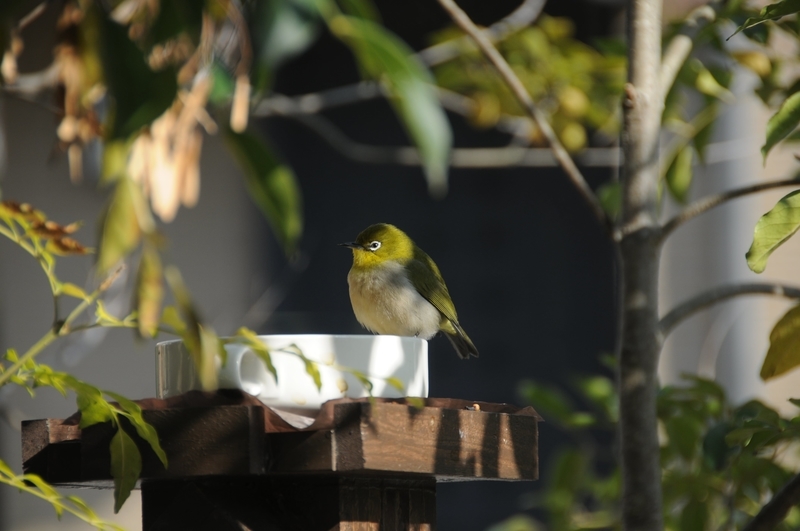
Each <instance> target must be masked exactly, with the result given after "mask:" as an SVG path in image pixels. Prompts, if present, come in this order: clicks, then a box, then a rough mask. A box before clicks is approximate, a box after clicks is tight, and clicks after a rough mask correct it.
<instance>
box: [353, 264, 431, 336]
mask: <svg viewBox="0 0 800 531" xmlns="http://www.w3.org/2000/svg"><path fill="white" fill-rule="evenodd" d="M347 283H348V284H349V285H350V302H351V303H352V305H353V312H354V313H355V314H356V319H358V322H359V323H361V324H362V325H363V326H364V327H365V328H367V329H369V330H370V331H372V332H375V333H377V334H391V335H398V336H419V337H421V338H424V339H430V338H432V337H433V336H435V335H436V333H437V332H438V331H439V322H440V320H441V314H440V313H439V310H437V309H436V308H435V307H434V306H433V305H432V304H431V303H429V302H428V301H427V300H425V298H424V297H422V296H421V295H420V294H419V293H418V292H417V290H416V289H415V288H414V286H413V285H412V284H411V281H410V280H409V279H408V277H407V276H406V273H405V269H404V268H403V266H402V265H400V264H387V265H383V266H379V267H376V268H373V269H371V270H369V271H358V270H352V269H351V270H350V273H349V274H348V275H347Z"/></svg>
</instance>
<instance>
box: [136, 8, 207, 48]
mask: <svg viewBox="0 0 800 531" xmlns="http://www.w3.org/2000/svg"><path fill="white" fill-rule="evenodd" d="M204 6H205V2H198V1H197V0H170V1H169V2H159V4H158V16H157V17H156V20H155V21H154V22H153V25H152V26H151V27H150V30H149V31H148V32H147V40H148V43H149V44H150V45H151V46H152V45H153V44H158V43H163V42H165V41H167V40H169V39H172V38H175V37H177V36H178V35H179V34H181V33H185V34H186V35H188V36H189V37H190V38H191V39H192V42H193V43H194V44H195V45H197V44H198V43H199V42H200V31H201V27H202V23H203V7H204Z"/></svg>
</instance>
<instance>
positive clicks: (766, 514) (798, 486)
mask: <svg viewBox="0 0 800 531" xmlns="http://www.w3.org/2000/svg"><path fill="white" fill-rule="evenodd" d="M798 504H800V474H798V475H796V476H795V477H793V478H792V479H791V480H790V481H789V483H787V484H786V485H784V486H783V488H782V489H781V490H780V491H779V492H777V493H776V494H775V495H774V496H773V497H772V499H771V500H770V501H769V503H767V504H766V505H765V506H764V507H762V508H761V510H760V511H758V514H756V515H755V516H754V517H753V519H752V520H750V522H749V523H748V524H747V525H746V526H745V527H744V528H743V529H742V531H770V530H771V529H774V528H775V527H777V526H778V524H780V523H781V522H783V520H784V519H785V518H786V515H787V514H788V513H789V510H790V509H791V508H792V507H794V506H795V505H798Z"/></svg>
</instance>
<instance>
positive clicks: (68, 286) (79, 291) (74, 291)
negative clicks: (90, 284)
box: [59, 282, 89, 300]
mask: <svg viewBox="0 0 800 531" xmlns="http://www.w3.org/2000/svg"><path fill="white" fill-rule="evenodd" d="M59 293H60V294H63V295H67V296H69V297H75V298H76V299H83V300H88V299H89V296H88V295H87V294H86V292H85V291H83V288H81V287H80V286H76V285H75V284H73V283H71V282H64V283H63V284H61V286H60V291H59Z"/></svg>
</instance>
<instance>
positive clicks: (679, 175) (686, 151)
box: [666, 145, 694, 203]
mask: <svg viewBox="0 0 800 531" xmlns="http://www.w3.org/2000/svg"><path fill="white" fill-rule="evenodd" d="M693 158H694V152H693V151H692V147H691V146H689V145H687V146H685V147H684V148H683V149H682V150H680V151H679V152H678V154H677V155H676V156H675V158H674V159H673V160H672V164H670V166H669V169H668V170H667V174H666V181H667V190H669V193H670V195H672V197H674V198H675V199H676V200H677V201H678V202H680V203H686V199H687V198H688V195H689V187H690V186H691V184H692V159H693Z"/></svg>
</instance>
